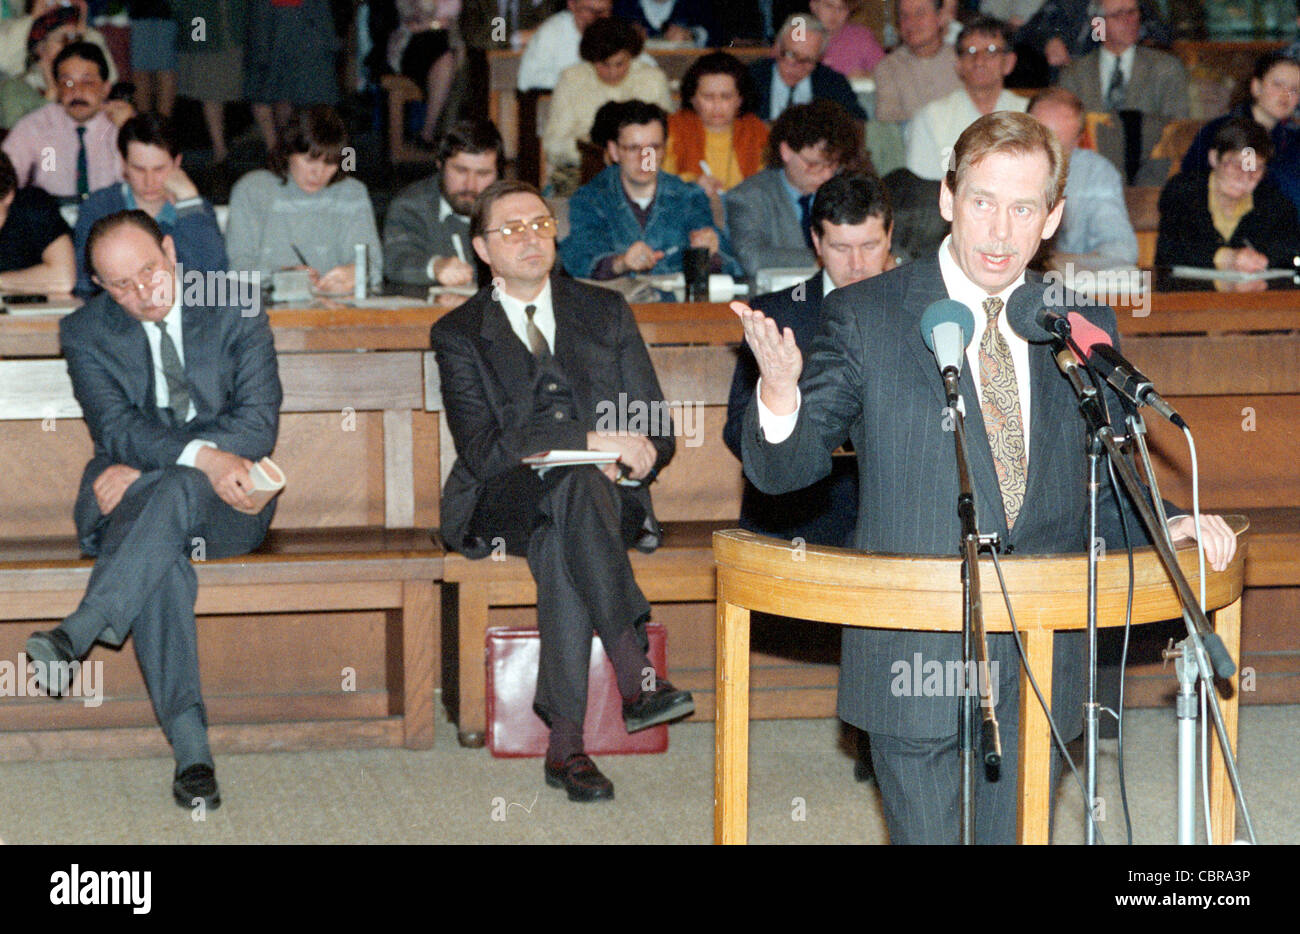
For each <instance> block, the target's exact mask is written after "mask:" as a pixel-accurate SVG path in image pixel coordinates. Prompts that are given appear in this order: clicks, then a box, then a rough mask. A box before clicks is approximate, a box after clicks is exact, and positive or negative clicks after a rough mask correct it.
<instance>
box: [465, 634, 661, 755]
mask: <svg viewBox="0 0 1300 934" xmlns="http://www.w3.org/2000/svg"><path fill="white" fill-rule="evenodd" d="M646 634H647V635H648V636H649V637H650V663H651V664H652V665H654V666H655V671H657V672H658V673H659V676H660V677H665V676H666V675H667V673H668V669H667V665H666V661H665V660H666V658H667V645H668V636H667V633H665V631H664V627H663V626H662V625H661V624H659V623H649V624H648V625H647V626H646ZM540 646H541V642H540V640H539V637H538V634H537V630H536V629H513V628H505V627H493V628H492V629H489V630H488V631H487V745H488V749H489V750H490V751H491V753H492V755H494V756H542V755H545V754H546V744H547V741H548V740H549V738H550V731H549V730H548V729H547V727H546V724H545V723H543V722H542V719H541V718H540V717H539V716H537V714H536V712H534V710H533V694H534V693H535V692H536V690H537V655H538V651H539V648H540ZM583 742H584V744H585V745H586V751H587V752H588V753H590V754H591V755H593V756H600V755H610V754H621V753H650V752H665V751H667V749H668V727H667V726H666V725H665V726H654V727H651V728H650V729H648V730H641V731H640V732H639V733H631V734H629V733H628V732H627V730H625V729H624V728H623V699H622V698H621V697H620V696H619V693H618V684H617V682H616V681H615V680H614V666H613V665H611V664H610V662H609V659H608V658H607V657H606V655H605V649H604V647H603V646H602V645H601V644H600V638H599V637H598V636H597V637H593V638H592V640H591V667H590V669H589V671H588V675H587V719H586V722H585V724H584V729H583Z"/></svg>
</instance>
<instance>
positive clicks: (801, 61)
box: [781, 49, 818, 68]
mask: <svg viewBox="0 0 1300 934" xmlns="http://www.w3.org/2000/svg"><path fill="white" fill-rule="evenodd" d="M781 57H782V58H783V59H785V60H786V61H787V62H791V63H792V64H795V65H802V66H803V67H804V68H813V67H815V66H816V65H817V61H818V60H817V58H816V57H815V56H812V55H800V54H799V53H798V52H796V51H795V50H794V49H782V50H781Z"/></svg>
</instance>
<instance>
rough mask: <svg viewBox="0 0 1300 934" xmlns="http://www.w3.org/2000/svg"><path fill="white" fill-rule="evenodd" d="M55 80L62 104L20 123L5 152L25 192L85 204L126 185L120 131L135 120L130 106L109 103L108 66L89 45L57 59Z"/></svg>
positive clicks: (47, 107)
mask: <svg viewBox="0 0 1300 934" xmlns="http://www.w3.org/2000/svg"><path fill="white" fill-rule="evenodd" d="M54 78H55V81H56V82H57V83H58V94H59V99H58V103H51V104H46V105H45V106H44V107H42V108H41V109H40V110H36V111H33V112H32V113H29V114H28V115H27V116H25V117H23V118H22V119H21V120H19V121H18V122H17V123H16V124H15V125H14V128H13V129H12V130H10V131H9V135H8V136H6V137H5V140H4V144H3V147H2V148H3V149H4V153H5V155H7V156H8V157H9V160H10V161H11V162H12V163H13V166H14V171H15V172H17V173H18V184H19V186H20V187H21V186H24V185H36V186H38V187H40V188H44V189H45V190H46V191H48V192H49V193H50V194H52V195H54V196H55V197H56V198H68V199H77V200H80V199H83V198H85V197H86V196H87V195H89V194H90V193H91V192H92V191H94V190H96V189H97V188H103V187H104V186H105V185H111V184H112V183H113V182H119V181H121V180H122V167H121V163H120V161H119V159H118V154H117V128H118V127H120V126H121V125H122V124H123V123H125V122H126V120H127V118H129V117H130V116H131V113H132V111H131V105H130V104H128V103H127V102H126V101H109V100H108V90H109V84H108V61H107V60H106V59H105V58H104V53H103V51H102V50H101V49H100V48H99V46H97V45H92V44H91V43H89V42H73V43H72V44H70V45H68V46H65V47H64V49H63V51H62V52H60V53H59V54H58V55H56V56H55V57H54ZM51 155H52V156H53V157H52V158H51Z"/></svg>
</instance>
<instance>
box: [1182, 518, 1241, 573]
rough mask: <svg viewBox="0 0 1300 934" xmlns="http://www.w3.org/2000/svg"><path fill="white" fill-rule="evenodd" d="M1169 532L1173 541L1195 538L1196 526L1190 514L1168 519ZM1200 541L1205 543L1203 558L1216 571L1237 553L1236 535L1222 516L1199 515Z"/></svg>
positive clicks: (1224, 566) (1220, 569)
mask: <svg viewBox="0 0 1300 934" xmlns="http://www.w3.org/2000/svg"><path fill="white" fill-rule="evenodd" d="M1169 534H1170V536H1171V537H1172V538H1173V540H1174V542H1175V543H1177V542H1179V541H1186V540H1188V539H1194V538H1196V537H1197V536H1196V526H1195V524H1194V523H1193V521H1192V517H1191V516H1179V517H1178V518H1176V519H1170V520H1169ZM1200 538H1201V541H1202V542H1203V543H1204V544H1205V560H1206V561H1207V562H1208V563H1209V565H1210V567H1212V568H1214V570H1216V571H1222V570H1223V569H1224V568H1226V567H1227V566H1228V564H1229V563H1230V562H1231V561H1232V556H1233V555H1234V554H1236V553H1237V536H1236V533H1234V532H1233V531H1232V529H1230V528H1228V523H1226V522H1224V521H1223V517H1222V516H1207V515H1202V516H1201V535H1200Z"/></svg>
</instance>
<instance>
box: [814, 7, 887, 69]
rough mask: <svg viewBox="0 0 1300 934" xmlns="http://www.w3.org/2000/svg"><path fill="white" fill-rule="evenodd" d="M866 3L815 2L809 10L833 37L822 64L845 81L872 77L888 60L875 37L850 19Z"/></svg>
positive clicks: (827, 45)
mask: <svg viewBox="0 0 1300 934" xmlns="http://www.w3.org/2000/svg"><path fill="white" fill-rule="evenodd" d="M862 3H863V0H812V2H811V3H809V4H808V9H809V11H810V12H811V13H812V15H813V16H815V17H817V18H818V19H819V20H821V23H822V25H823V26H825V27H826V32H827V34H828V35H829V36H830V38H829V39H828V40H827V42H826V54H824V55H823V56H822V64H823V65H825V66H826V67H827V68H831V69H834V70H835V71H838V72H839V73H840V74H842V75H844V77H846V78H853V77H856V76H858V75H869V74H871V72H872V71H873V70H874V69H875V67H876V66H877V65H878V64H880V60H881V59H883V58H884V57H885V50H884V49H882V48H881V47H880V42H879V40H877V39H876V34H875V33H874V32H872V31H871V30H870V29H868V28H867V27H866V26H863V25H862V24H861V23H851V22H849V18H850V17H851V16H853V14H854V13H856V12H857V11H858V10H859V9H861V7H862Z"/></svg>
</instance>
